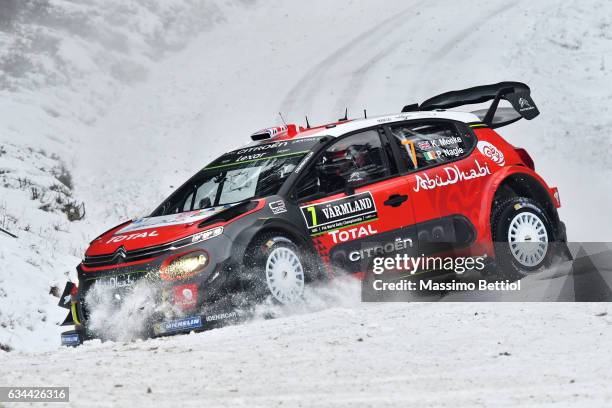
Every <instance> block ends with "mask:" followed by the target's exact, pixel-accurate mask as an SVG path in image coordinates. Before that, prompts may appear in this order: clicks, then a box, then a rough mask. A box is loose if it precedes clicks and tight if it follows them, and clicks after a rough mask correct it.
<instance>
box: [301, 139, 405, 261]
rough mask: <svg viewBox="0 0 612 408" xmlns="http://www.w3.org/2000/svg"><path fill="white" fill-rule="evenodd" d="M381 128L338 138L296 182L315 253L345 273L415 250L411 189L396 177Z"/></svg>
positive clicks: (396, 172)
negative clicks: (384, 257) (380, 259)
mask: <svg viewBox="0 0 612 408" xmlns="http://www.w3.org/2000/svg"><path fill="white" fill-rule="evenodd" d="M382 136H384V134H383V131H382V128H376V129H371V130H366V131H360V132H359V133H354V134H351V135H348V136H343V137H341V138H339V139H337V140H335V141H334V142H332V143H331V144H330V145H329V146H328V147H326V148H325V149H324V151H323V152H321V153H320V154H319V155H318V157H317V158H316V159H315V161H314V163H313V165H312V166H311V167H310V168H309V170H308V171H307V172H306V173H305V174H304V176H303V177H302V179H301V180H300V181H298V183H297V186H296V196H297V198H298V203H299V206H300V210H301V212H302V216H303V219H304V223H305V224H306V228H307V229H308V232H309V234H310V235H311V237H312V240H313V242H314V246H315V248H316V249H317V250H318V251H319V253H320V254H321V255H322V257H323V258H324V259H325V260H328V261H331V263H332V264H334V265H336V266H340V267H342V268H344V269H346V270H347V271H350V272H360V271H361V272H365V271H366V269H367V268H368V266H369V265H370V264H371V263H372V261H373V259H374V258H375V257H382V256H393V254H394V253H398V252H411V251H413V250H415V249H416V245H415V242H416V230H415V229H414V228H413V227H412V225H413V223H414V214H413V211H412V205H411V200H410V194H411V193H410V186H409V185H407V184H406V183H405V181H404V180H402V179H401V178H399V177H398V176H399V174H398V170H397V167H396V164H395V162H394V160H393V156H392V155H391V154H390V145H389V144H388V143H389V142H388V141H387V139H386V138H385V137H382Z"/></svg>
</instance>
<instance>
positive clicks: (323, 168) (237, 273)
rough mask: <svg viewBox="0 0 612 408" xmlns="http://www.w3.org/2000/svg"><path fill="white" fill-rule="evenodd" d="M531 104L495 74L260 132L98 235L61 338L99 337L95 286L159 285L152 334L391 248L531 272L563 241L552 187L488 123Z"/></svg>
mask: <svg viewBox="0 0 612 408" xmlns="http://www.w3.org/2000/svg"><path fill="white" fill-rule="evenodd" d="M487 101H492V102H491V105H490V107H489V108H488V109H483V110H478V111H475V112H464V111H453V110H448V109H450V108H455V107H459V106H462V105H469V104H480V103H484V102H487ZM500 102H503V103H504V104H506V105H509V106H508V107H500V106H499V105H500ZM538 114H539V112H538V109H537V107H536V105H535V103H534V101H533V99H532V98H531V96H530V89H529V87H528V86H527V85H525V84H523V83H519V82H502V83H498V84H493V85H484V86H478V87H474V88H469V89H465V90H460V91H452V92H447V93H444V94H441V95H438V96H435V97H433V98H430V99H429V100H427V101H425V102H423V103H421V104H412V105H407V106H405V107H404V108H403V109H402V111H401V113H397V114H392V115H387V116H379V117H370V118H368V117H364V118H363V119H356V120H349V119H347V117H346V115H345V117H344V118H343V119H340V120H338V121H337V122H334V123H330V124H326V125H322V126H316V127H311V126H310V125H308V124H307V125H306V126H305V127H299V126H297V125H293V124H289V125H283V126H277V127H273V128H267V129H263V130H261V131H258V132H255V133H254V134H252V135H251V139H252V142H251V143H250V144H248V145H246V146H244V147H241V148H239V149H236V150H233V151H230V152H229V153H227V154H224V155H222V156H221V157H219V158H218V159H216V160H214V161H213V162H212V163H210V164H209V165H207V166H206V167H204V168H203V169H202V170H200V171H199V172H198V173H197V174H196V175H195V176H193V177H192V178H190V179H189V180H188V181H187V182H186V183H185V184H183V185H182V186H181V187H180V188H178V189H177V190H176V191H175V192H174V193H173V194H172V195H170V197H168V198H167V199H166V200H164V201H163V202H162V203H161V205H159V207H157V208H156V209H155V210H154V211H153V213H152V214H151V215H150V216H149V217H146V218H142V219H136V220H131V221H127V222H125V223H123V224H121V225H118V226H116V227H114V228H112V229H111V230H109V231H107V232H105V233H104V234H102V235H100V236H99V237H97V238H96V239H94V240H93V241H92V242H91V245H90V246H89V248H88V249H87V251H86V253H85V257H84V259H83V261H82V263H81V264H80V265H78V267H77V272H78V279H79V282H78V286H77V285H76V284H73V283H68V284H67V286H66V288H65V291H64V296H62V299H61V300H60V305H61V306H63V307H66V308H69V309H70V313H69V314H68V317H67V318H66V320H65V322H64V324H65V325H74V326H75V330H72V331H69V332H66V333H64V334H63V335H62V342H63V344H66V345H75V344H79V343H80V342H81V341H82V340H83V339H87V338H90V337H93V336H96V335H98V333H94V332H92V331H91V330H90V329H89V327H88V316H89V310H88V304H87V301H86V299H87V293H88V291H89V290H91V288H92V287H94V285H103V286H104V287H106V288H110V290H111V291H115V292H116V293H117V294H116V298H117V300H118V301H119V302H120V301H121V298H122V296H123V294H124V293H125V291H129V290H130V288H131V287H132V286H134V285H135V284H136V283H138V282H139V281H143V280H146V281H147V282H152V283H154V284H155V285H157V287H159V299H158V300H157V301H158V302H163V303H167V304H170V305H173V306H174V307H173V308H171V310H172V313H170V314H164V315H159V316H155V317H154V318H153V319H152V320H151V322H150V334H151V335H153V336H155V335H166V334H172V333H177V332H183V331H191V330H204V329H207V328H209V327H213V326H214V325H218V324H225V323H227V322H231V321H233V320H235V319H237V318H238V316H237V314H236V312H235V310H237V303H236V302H244V300H245V299H247V300H248V301H261V300H263V299H268V300H270V299H272V300H273V301H275V302H279V303H290V302H295V301H297V300H299V299H300V297H301V296H302V294H303V291H304V287H305V286H306V285H308V284H310V283H311V282H315V281H321V280H323V281H324V280H326V279H330V278H331V277H333V275H334V274H336V273H338V271H343V273H348V274H355V275H356V276H360V275H361V274H363V273H364V272H366V270H367V269H368V268H369V266H370V265H371V262H372V260H373V259H374V258H376V257H381V256H393V255H394V254H396V253H412V254H432V253H437V252H445V253H453V254H459V255H469V254H478V255H483V254H484V255H486V256H487V257H488V259H489V260H490V262H491V265H492V268H494V269H495V270H496V271H497V273H498V275H499V278H501V279H508V280H516V279H520V278H522V277H523V276H525V275H527V274H530V273H533V272H534V271H537V270H539V269H541V268H542V267H543V266H546V265H547V264H548V263H549V262H550V260H551V259H552V257H553V256H554V255H555V254H554V252H555V250H554V248H555V246H554V245H553V243H556V242H564V241H566V231H565V226H564V224H563V222H561V221H560V219H559V215H558V213H557V209H558V208H559V207H560V205H561V203H560V199H559V193H558V191H557V189H556V188H553V187H550V186H549V185H548V184H547V183H546V182H545V181H544V180H543V179H542V177H540V176H539V175H538V174H537V173H536V172H535V168H534V162H533V160H532V159H531V157H530V156H529V155H528V153H527V152H526V151H525V150H524V149H522V148H518V147H514V146H512V145H511V144H510V143H508V142H507V141H506V140H504V139H503V138H502V137H501V136H500V135H499V134H498V133H497V132H496V131H495V130H494V129H496V128H499V127H501V126H505V125H508V124H510V123H513V122H515V121H517V120H519V119H521V118H525V119H528V120H530V119H533V118H534V117H536V116H537V115H538ZM307 122H308V121H307ZM521 243H529V245H520V244H521ZM237 295H240V296H237Z"/></svg>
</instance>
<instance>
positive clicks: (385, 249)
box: [348, 237, 414, 262]
mask: <svg viewBox="0 0 612 408" xmlns="http://www.w3.org/2000/svg"><path fill="white" fill-rule="evenodd" d="M413 245H414V242H413V240H412V238H410V237H397V238H395V239H394V240H393V241H390V242H385V243H382V244H375V245H371V246H367V247H364V248H361V249H358V250H355V251H352V252H349V254H348V259H349V261H351V262H356V261H360V260H363V259H370V258H372V257H375V256H384V255H385V254H389V253H393V252H398V251H402V250H404V249H408V248H412V246H413Z"/></svg>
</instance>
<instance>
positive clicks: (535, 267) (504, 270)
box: [491, 197, 556, 281]
mask: <svg viewBox="0 0 612 408" xmlns="http://www.w3.org/2000/svg"><path fill="white" fill-rule="evenodd" d="M491 227H492V231H491V232H492V236H493V243H494V246H495V258H496V264H497V275H498V276H499V277H500V278H502V279H509V280H512V281H515V280H518V279H521V278H523V277H525V276H527V275H529V274H533V273H535V272H537V271H539V270H540V269H542V268H543V267H545V266H548V265H550V263H551V260H552V259H553V255H554V253H555V251H554V248H555V247H556V246H555V245H554V243H553V241H554V235H553V234H554V232H553V227H552V223H551V221H550V219H549V217H548V215H547V214H546V212H545V211H544V209H543V208H542V206H541V205H540V204H539V203H538V202H537V201H535V200H532V199H530V198H525V197H512V198H509V199H507V200H505V201H504V202H502V203H500V204H499V205H497V206H496V208H494V210H493V216H492V218H491Z"/></svg>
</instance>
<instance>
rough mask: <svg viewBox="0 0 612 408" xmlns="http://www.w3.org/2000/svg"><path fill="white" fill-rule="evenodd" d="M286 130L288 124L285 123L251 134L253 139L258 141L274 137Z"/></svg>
mask: <svg viewBox="0 0 612 408" xmlns="http://www.w3.org/2000/svg"><path fill="white" fill-rule="evenodd" d="M286 132H287V126H284V125H283V126H275V127H271V128H266V129H261V130H258V131H257V132H255V133H253V134H252V135H251V140H253V141H255V142H258V141H260V140H266V139H273V138H275V137H277V136H280V135H281V134H283V133H286Z"/></svg>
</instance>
